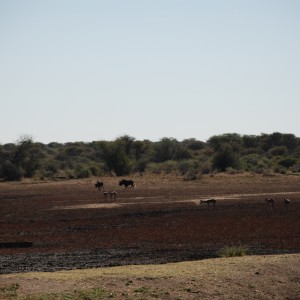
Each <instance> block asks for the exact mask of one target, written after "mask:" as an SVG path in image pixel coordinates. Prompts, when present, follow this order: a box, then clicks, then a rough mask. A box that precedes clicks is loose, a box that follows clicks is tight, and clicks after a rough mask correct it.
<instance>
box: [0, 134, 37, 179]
mask: <svg viewBox="0 0 300 300" xmlns="http://www.w3.org/2000/svg"><path fill="white" fill-rule="evenodd" d="M40 157H41V152H40V150H39V149H38V147H34V146H33V141H32V138H31V137H30V136H27V135H25V136H21V137H20V139H19V140H18V141H17V143H16V145H15V146H14V147H12V148H11V149H10V150H8V151H7V150H6V151H2V152H1V153H0V176H1V177H2V178H4V179H5V180H20V179H21V178H22V177H23V176H33V175H34V172H35V171H36V170H37V168H38V160H39V158H40Z"/></svg>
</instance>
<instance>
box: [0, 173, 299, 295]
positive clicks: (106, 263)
mask: <svg viewBox="0 0 300 300" xmlns="http://www.w3.org/2000/svg"><path fill="white" fill-rule="evenodd" d="M128 178H129V177H128ZM130 178H131V179H133V180H135V182H136V189H134V190H132V189H128V190H124V187H120V186H119V185H118V181H119V180H120V179H122V178H117V177H104V178H101V180H103V181H104V184H105V188H106V190H107V191H117V193H118V196H117V199H116V200H115V201H112V200H110V199H109V197H108V198H107V199H105V197H104V195H103V192H100V191H98V190H97V189H96V188H95V187H94V183H95V182H96V180H97V178H89V179H84V180H57V181H30V180H24V181H22V182H17V183H4V182H2V183H0V245H1V244H2V246H1V247H0V274H1V275H0V298H1V295H2V296H3V295H4V296H3V297H8V296H7V295H8V293H7V290H9V288H8V287H11V289H13V285H14V284H17V286H18V293H20V295H26V294H28V293H29V294H36V293H48V292H54V291H55V290H57V291H60V292H61V291H66V290H75V289H76V287H81V288H83V289H87V288H95V287H99V286H101V287H102V288H105V290H107V291H108V292H107V293H108V294H105V295H104V296H103V297H104V298H105V297H107V298H116V299H153V298H159V299H201V298H204V299H222V297H223V296H224V295H227V297H226V299H241V297H243V295H244V296H246V295H248V298H247V299H251V297H252V296H253V297H252V298H253V299H299V298H297V297H298V295H299V285H300V274H299V273H300V272H299V265H300V255H299V252H300V176H297V175H276V176H263V175H257V174H234V175H229V174H217V175H214V176H210V175H207V176H203V177H202V178H201V179H200V180H196V181H183V179H182V177H181V176H175V175H161V174H160V175H158V174H157V175H154V174H152V175H146V176H139V175H136V176H132V177H130ZM267 197H268V198H270V197H271V198H273V199H274V200H275V202H276V204H275V208H274V209H272V208H271V207H270V206H268V204H267V203H266V202H265V200H264V199H265V198H267ZM285 197H287V198H289V199H290V200H291V203H290V206H289V207H288V208H286V207H285V206H284V203H283V199H284V198H285ZM210 198H214V199H216V200H217V205H216V207H208V206H207V205H206V204H200V200H205V199H210ZM9 242H20V243H22V242H31V243H32V246H31V247H25V248H22V247H7V244H5V243H9ZM5 245H6V246H5ZM225 246H242V247H245V248H247V249H248V254H249V255H248V256H246V257H241V258H230V259H226V258H217V257H218V253H219V251H220V249H222V248H223V247H225ZM208 258H210V259H208ZM203 259H205V260H203ZM176 263H179V264H176ZM117 266H118V267H117ZM120 266H122V267H120ZM104 267H105V268H104ZM107 267H114V268H107ZM98 268H100V269H98ZM118 268H124V269H118ZM155 268H158V269H157V271H155V270H156V269H155ZM176 268H177V269H176ZM78 269H79V270H78ZM87 269H92V270H89V272H92V273H91V274H92V275H89V276H88V275H87V277H88V278H85V277H84V274H86V273H85V272H88V271H87ZM154 269H155V270H154ZM65 270H76V271H72V272H75V273H72V275H69V276H71V277H72V278H73V279H74V280H70V279H68V280H66V282H68V283H69V284H67V283H66V282H64V280H63V279H57V278H56V279H53V277H51V276H54V274H67V273H64V272H66V271H65ZM110 270H112V271H110ZM113 270H115V271H113ZM159 270H161V271H159ZM162 270H163V271H162ZM176 270H177V271H176ZM189 270H190V271H189ZM54 271H61V272H62V273H61V272H58V273H56V272H55V273H52V272H54ZM32 272H46V273H32ZM76 272H79V273H76ZM97 272H98V273H99V274H97ZM103 272H104V273H103ZM109 272H111V273H110V275H107V274H108V273H109ZM114 272H115V273H114ZM136 272H137V274H136ZM138 272H141V273H140V274H139V273H138ZM156 272H162V273H163V275H161V276H160V275H157V274H156ZM34 274H36V275H34ZM76 274H77V275H76ZM114 274H115V275H114ZM122 274H123V275H122ZM168 274H169V275H168ZM64 276H68V275H64ZM51 278H52V279H51ZM59 278H60V277H59ZM28 282H29V283H28ZM34 282H35V283H36V284H33V283H34ZM54 282H55V283H54ZM60 283H61V284H60ZM56 286H57V288H55V287H56ZM30 287H36V288H30ZM41 287H42V288H41ZM230 291H231V292H230ZM1 293H2V294H1ZM222 293H223V294H222ZM243 293H244V294H243ZM249 293H250V294H249ZM222 295H223V296H222ZM101 297H102V296H101ZM101 297H100V296H99V297H98V298H96V299H104V298H101ZM3 299H5V298H3ZM223 299H224V298H223Z"/></svg>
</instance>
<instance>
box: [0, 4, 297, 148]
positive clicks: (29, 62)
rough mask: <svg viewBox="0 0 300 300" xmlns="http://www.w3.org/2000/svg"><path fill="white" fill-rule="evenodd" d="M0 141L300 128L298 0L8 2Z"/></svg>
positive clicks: (0, 76)
mask: <svg viewBox="0 0 300 300" xmlns="http://www.w3.org/2000/svg"><path fill="white" fill-rule="evenodd" d="M0 113H1V115H0V144H5V143H14V142H16V141H17V140H18V139H19V138H20V137H21V136H23V135H29V136H31V137H32V138H33V140H34V141H36V142H41V143H50V142H60V143H65V142H76V141H82V142H91V141H98V140H106V141H109V140H115V139H116V138H118V137H120V136H123V135H125V134H126V135H129V136H131V137H134V138H135V139H137V140H144V139H148V140H151V141H159V140H160V139H162V138H164V137H172V138H175V139H177V140H179V141H181V140H184V139H187V138H195V139H198V140H201V141H206V140H207V139H209V138H210V137H212V136H214V135H220V134H224V133H238V134H241V135H260V134H262V133H266V134H270V133H273V132H281V133H291V134H294V135H296V136H297V137H300V121H299V116H300V1H298V0H280V1H279V0H245V1H244V0H226V1H224V0H222V1H221V0H219V1H218V0H211V1H207V0H168V1H167V0H128V1H127V0H118V1H117V0H109V1H107V0H106V1H104V0H97V1H96V0H81V1H80V0H42V1H41V0H26V1H23V0H0Z"/></svg>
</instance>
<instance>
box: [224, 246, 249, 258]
mask: <svg viewBox="0 0 300 300" xmlns="http://www.w3.org/2000/svg"><path fill="white" fill-rule="evenodd" d="M247 254H248V249H247V248H246V247H244V246H231V247H224V248H222V249H221V250H220V251H219V252H218V255H219V256H220V257H235V256H245V255H247Z"/></svg>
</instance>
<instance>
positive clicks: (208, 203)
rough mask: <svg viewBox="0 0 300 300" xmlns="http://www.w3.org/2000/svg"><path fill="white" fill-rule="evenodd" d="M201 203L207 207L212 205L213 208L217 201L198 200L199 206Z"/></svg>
mask: <svg viewBox="0 0 300 300" xmlns="http://www.w3.org/2000/svg"><path fill="white" fill-rule="evenodd" d="M201 203H206V204H207V206H209V205H210V204H211V205H213V206H215V205H216V203H217V200H215V199H208V200H200V204H201Z"/></svg>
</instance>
